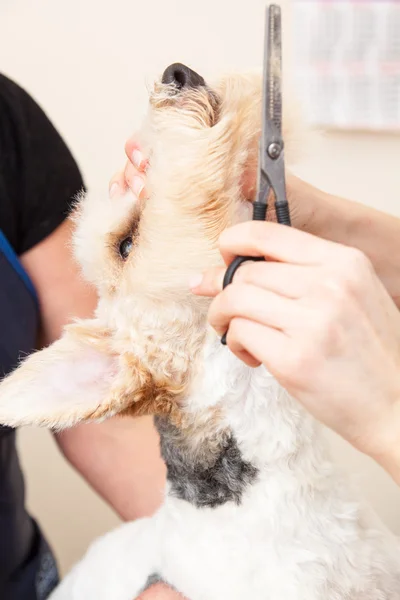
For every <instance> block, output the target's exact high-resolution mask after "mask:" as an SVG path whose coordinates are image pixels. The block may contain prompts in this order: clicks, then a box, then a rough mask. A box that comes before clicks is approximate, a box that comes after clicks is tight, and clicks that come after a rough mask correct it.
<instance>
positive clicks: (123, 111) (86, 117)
mask: <svg viewBox="0 0 400 600" xmlns="http://www.w3.org/2000/svg"><path fill="white" fill-rule="evenodd" d="M263 14H264V2H263V1H262V0H251V1H248V2H245V3H242V2H239V0H202V1H201V2H198V1H194V0H169V1H168V2H167V1H165V0H148V1H147V2H144V1H143V0H141V1H140V2H139V1H137V0H129V1H128V0H114V1H113V2H106V1H105V0H103V2H99V1H98V0H68V2H61V1H60V0H58V1H57V0H35V1H34V2H29V0H2V2H1V4H0V23H1V35H0V56H1V69H2V71H3V72H4V73H5V74H8V75H9V76H10V77H12V78H14V79H15V80H16V81H18V82H20V83H21V84H22V85H23V86H24V87H26V89H27V90H28V91H30V92H31V93H32V94H33V95H34V96H35V97H36V99H37V100H38V101H39V102H40V104H41V105H42V106H43V108H44V109H45V110H46V111H47V113H48V114H49V116H50V117H51V119H52V120H53V122H54V123H55V125H56V126H57V128H58V129H59V130H60V131H61V133H62V134H63V135H64V136H65V139H66V140H67V142H68V143H69V145H70V147H71V148H72V150H73V152H74V154H75V156H76V158H77V159H78V161H79V163H80V165H81V168H82V170H83V173H84V175H85V178H86V181H87V183H88V185H89V186H90V185H92V184H93V183H94V182H95V181H97V180H99V179H100V178H101V179H102V180H103V181H104V183H105V184H106V183H107V180H108V178H109V176H111V174H112V173H113V172H114V171H115V170H116V169H117V168H119V167H121V166H122V164H123V161H124V155H123V144H124V141H125V139H126V137H127V136H128V135H129V134H130V133H131V132H132V131H134V129H135V127H136V126H137V124H138V123H139V122H140V119H141V117H142V115H143V113H144V111H145V108H146V97H147V96H146V85H145V84H146V81H147V82H148V83H151V81H152V79H153V77H154V76H155V75H157V74H158V73H160V72H161V71H162V69H163V68H164V67H165V66H167V65H168V64H170V63H171V62H174V61H182V62H186V63H188V64H191V65H192V66H193V67H194V68H196V69H197V70H198V71H199V72H200V73H202V74H203V75H204V76H205V77H207V76H210V75H212V74H214V73H216V72H218V71H219V70H224V69H225V68H247V67H249V66H250V67H252V66H254V65H258V64H259V63H260V57H261V56H262V41H263ZM293 26H296V24H293ZM286 41H287V38H286ZM399 155H400V139H399V138H398V137H394V136H393V137H391V136H387V135H386V136H383V135H368V134H358V135H352V134H346V135H344V134H340V133H337V134H332V135H329V136H327V137H326V138H325V139H324V141H323V143H322V146H321V148H320V149H319V151H318V153H317V155H316V156H315V157H313V159H312V160H310V161H308V163H307V164H305V165H303V166H302V167H301V169H299V173H300V174H301V175H303V176H304V177H307V178H308V179H309V180H311V181H312V182H314V183H316V184H318V185H320V186H321V187H324V188H326V189H327V190H329V191H331V192H336V193H338V194H343V195H347V196H349V197H352V198H354V199H357V200H360V201H361V202H365V203H367V204H371V205H375V206H377V207H380V208H382V209H384V210H387V211H392V212H394V213H397V214H400V209H399V203H398V201H397V197H398V195H399V191H400V170H399V168H398V166H397V165H398V160H399ZM399 260H400V257H399ZM332 440H333V441H332V443H333V447H334V451H335V453H336V455H337V457H338V460H339V461H340V462H341V463H342V464H343V465H344V466H345V467H346V468H350V469H352V471H353V472H354V473H356V474H357V477H359V479H360V481H361V485H362V487H363V489H364V491H365V493H366V495H367V496H368V498H369V499H370V500H371V501H372V502H373V504H374V505H375V507H376V508H377V510H378V511H379V512H380V514H381V515H382V517H383V518H384V519H385V520H386V521H387V522H388V523H389V525H390V526H391V527H392V528H393V529H395V530H396V531H398V532H400V510H399V508H398V507H399V505H400V490H398V489H397V488H396V487H395V485H394V484H393V483H392V482H391V481H390V480H389V478H388V477H387V476H386V475H385V474H384V473H383V472H382V471H381V470H380V469H379V468H378V467H377V466H376V465H374V464H372V463H371V461H369V460H368V459H366V458H364V457H361V456H359V455H358V454H357V453H356V452H354V451H353V450H351V449H349V448H348V447H347V446H346V445H345V444H344V443H343V442H340V441H338V440H336V439H335V438H334V437H333V436H332ZM20 446H21V450H22V459H23V464H24V467H25V471H26V474H27V481H28V501H29V505H30V506H31V508H32V511H33V512H34V513H35V514H36V515H38V516H39V518H40V520H41V522H42V523H43V524H44V526H45V527H46V530H47V531H48V533H49V536H50V538H51V540H52V541H53V542H54V544H55V545H56V548H57V552H58V555H59V557H60V559H61V564H62V566H63V567H64V568H66V567H68V566H69V565H70V564H71V562H72V561H74V560H75V559H76V558H78V556H79V555H80V554H81V553H82V552H83V550H84V548H85V547H86V545H87V543H88V541H89V540H90V539H92V537H93V536H94V535H97V534H99V533H100V532H102V531H105V530H107V529H108V528H109V527H111V526H112V525H114V524H115V523H117V518H116V517H115V515H114V514H113V513H112V512H111V511H110V509H108V508H107V507H106V506H105V505H104V504H103V503H102V502H101V501H100V500H99V499H98V498H96V497H95V495H94V494H93V493H92V491H91V490H90V489H88V488H87V486H86V485H85V484H84V483H83V482H82V481H81V480H80V478H79V477H78V476H77V475H76V474H75V473H73V472H72V470H71V469H70V468H69V467H68V466H67V465H66V464H65V462H63V460H62V459H61V458H60V457H59V455H58V453H57V450H56V449H55V447H54V445H53V443H52V441H51V438H50V436H49V435H48V434H47V433H45V432H42V431H33V430H25V431H23V432H22V433H21V435H20Z"/></svg>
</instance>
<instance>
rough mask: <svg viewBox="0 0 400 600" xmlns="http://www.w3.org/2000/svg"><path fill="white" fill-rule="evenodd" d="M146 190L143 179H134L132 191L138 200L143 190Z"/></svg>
mask: <svg viewBox="0 0 400 600" xmlns="http://www.w3.org/2000/svg"><path fill="white" fill-rule="evenodd" d="M143 188H144V182H143V179H141V177H134V178H133V181H132V191H133V193H134V194H135V196H136V197H137V198H139V196H140V194H141V191H142V189H143Z"/></svg>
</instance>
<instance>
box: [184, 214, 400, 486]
mask: <svg viewBox="0 0 400 600" xmlns="http://www.w3.org/2000/svg"><path fill="white" fill-rule="evenodd" d="M220 250H221V253H222V256H223V258H224V261H225V263H226V264H227V265H228V264H229V263H230V262H231V261H232V259H233V257H234V256H238V255H245V256H264V257H265V258H267V259H268V262H249V263H246V264H244V265H243V266H242V267H241V268H240V269H239V270H238V271H237V273H236V275H235V277H234V280H233V283H232V284H231V285H229V286H228V287H227V288H226V289H225V290H223V291H221V290H222V279H223V275H224V271H225V269H216V270H211V271H209V272H207V273H205V274H204V276H203V279H202V281H201V283H199V280H198V282H197V283H195V282H193V285H192V286H191V287H192V291H193V292H194V293H196V294H198V295H206V296H212V297H215V298H214V300H213V302H212V304H211V307H210V312H209V321H210V323H211V325H212V326H213V327H214V329H215V330H216V331H217V333H218V334H219V335H222V334H223V333H224V332H225V331H226V330H227V329H228V328H229V330H228V336H227V343H228V346H229V348H230V349H231V350H232V352H233V353H234V354H236V355H237V356H238V357H239V358H241V359H242V360H243V361H244V362H245V363H247V364H248V365H251V366H257V365H259V364H261V363H263V364H264V365H265V366H266V367H267V369H268V370H269V371H270V372H271V373H272V374H273V375H274V376H275V377H276V379H277V380H278V381H279V382H280V383H281V385H282V386H283V387H284V388H286V389H287V390H288V392H289V393H290V394H291V395H292V396H293V397H295V398H296V399H297V400H299V401H300V402H301V404H303V406H304V407H305V408H306V409H307V410H308V411H309V412H311V413H312V414H313V415H314V416H315V417H316V418H317V419H318V420H320V421H322V422H323V423H325V424H326V425H328V426H329V427H331V428H332V429H333V430H335V431H336V432H338V433H339V434H341V435H342V436H343V437H344V438H346V439H347V440H348V441H350V442H351V443H352V444H353V445H354V446H356V447H357V448H359V449H360V450H362V451H363V452H365V453H367V454H370V455H371V456H373V457H374V458H376V459H377V460H378V461H380V462H381V463H382V464H383V466H384V467H385V468H387V470H390V471H391V472H392V474H394V476H395V477H397V478H398V480H399V483H400V456H399V455H400V315H399V312H398V310H397V309H396V307H395V305H394V303H393V302H392V300H391V298H390V296H389V295H388V293H387V292H386V290H385V288H384V286H383V285H382V283H381V282H380V280H379V279H378V277H377V275H376V274H375V271H374V270H373V268H372V265H371V263H370V262H369V260H368V259H367V258H366V257H365V256H364V255H363V254H362V253H361V252H360V251H358V250H355V249H352V248H348V247H346V246H342V245H339V244H336V243H333V242H329V241H326V240H322V239H319V238H317V237H314V236H312V235H310V234H307V233H304V232H301V231H298V230H295V229H292V228H288V227H285V226H281V225H277V224H275V223H268V222H263V223H262V222H247V223H242V224H240V225H236V226H235V227H232V228H230V229H229V230H226V231H225V232H224V233H223V234H222V236H221V239H220ZM394 452H395V453H397V455H396V457H393V453H394ZM394 460H395V464H393V461H394Z"/></svg>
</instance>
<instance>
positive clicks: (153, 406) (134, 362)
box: [112, 354, 186, 417]
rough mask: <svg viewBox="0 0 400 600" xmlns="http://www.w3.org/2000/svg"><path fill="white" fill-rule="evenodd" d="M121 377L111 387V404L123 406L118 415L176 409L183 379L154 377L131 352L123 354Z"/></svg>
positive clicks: (181, 392) (182, 388) (156, 412)
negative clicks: (122, 375)
mask: <svg viewBox="0 0 400 600" xmlns="http://www.w3.org/2000/svg"><path fill="white" fill-rule="evenodd" d="M123 361H124V363H125V364H124V368H123V372H124V377H123V378H122V380H121V381H120V382H119V384H118V389H117V390H115V391H114V393H113V395H115V399H114V400H112V402H113V406H114V407H116V404H117V403H119V405H120V406H124V407H125V408H123V410H121V411H118V409H117V412H120V414H121V415H129V416H133V417H139V416H144V415H163V414H169V415H175V417H177V415H178V413H179V412H180V409H179V401H180V400H182V398H183V394H184V391H185V388H186V384H185V382H183V381H182V382H174V381H173V380H172V379H167V378H166V377H160V378H156V377H155V376H154V375H153V374H152V373H150V371H149V370H148V369H146V368H145V367H144V366H143V365H142V364H141V362H140V360H138V359H137V358H136V357H135V356H134V355H132V354H126V355H124V356H123Z"/></svg>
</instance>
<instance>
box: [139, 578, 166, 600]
mask: <svg viewBox="0 0 400 600" xmlns="http://www.w3.org/2000/svg"><path fill="white" fill-rule="evenodd" d="M156 583H164V582H163V580H162V579H161V577H160V576H159V575H158V574H157V573H153V574H152V575H149V577H148V579H147V581H146V583H145V585H144V587H143V588H142V589H141V590H140V593H139V596H140V594H143V592H145V591H146V590H148V589H149V588H151V586H152V585H156Z"/></svg>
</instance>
